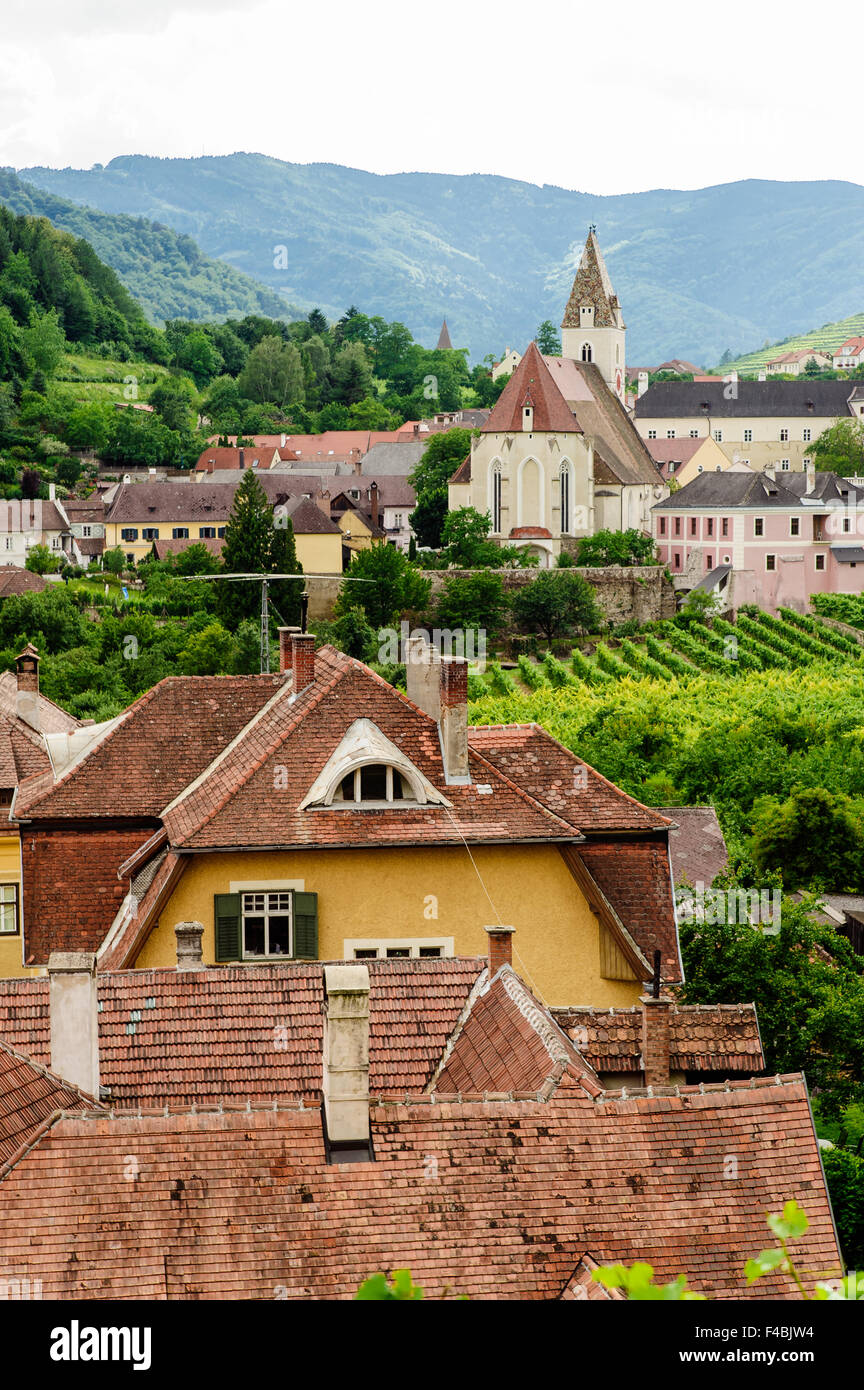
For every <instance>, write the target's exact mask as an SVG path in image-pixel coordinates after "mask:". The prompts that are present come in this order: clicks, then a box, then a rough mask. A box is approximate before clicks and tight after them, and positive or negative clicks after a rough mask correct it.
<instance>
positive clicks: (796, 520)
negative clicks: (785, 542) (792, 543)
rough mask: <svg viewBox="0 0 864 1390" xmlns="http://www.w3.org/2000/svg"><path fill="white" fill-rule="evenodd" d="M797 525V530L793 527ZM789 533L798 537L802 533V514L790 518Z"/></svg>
mask: <svg viewBox="0 0 864 1390" xmlns="http://www.w3.org/2000/svg"><path fill="white" fill-rule="evenodd" d="M795 527H797V528H798V529H797V530H795V529H793V528H795ZM789 535H790V536H794V537H795V538H796V539H797V538H798V537H799V536H800V535H801V518H800V516H790V518H789Z"/></svg>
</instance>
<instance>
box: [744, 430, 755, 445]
mask: <svg viewBox="0 0 864 1390" xmlns="http://www.w3.org/2000/svg"><path fill="white" fill-rule="evenodd" d="M744 443H745V444H752V443H753V431H752V430H745V431H744Z"/></svg>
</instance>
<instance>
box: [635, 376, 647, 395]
mask: <svg viewBox="0 0 864 1390" xmlns="http://www.w3.org/2000/svg"><path fill="white" fill-rule="evenodd" d="M636 381H637V383H638V384H637V387H636V394H637V396H644V395H645V392H646V391H647V390H648V373H647V372H645V371H642V372H640V373H639V375H638V376H637V378H636Z"/></svg>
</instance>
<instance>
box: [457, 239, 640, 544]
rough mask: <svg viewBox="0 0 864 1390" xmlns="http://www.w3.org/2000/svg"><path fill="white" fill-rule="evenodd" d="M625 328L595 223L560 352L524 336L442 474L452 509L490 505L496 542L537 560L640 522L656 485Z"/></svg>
mask: <svg viewBox="0 0 864 1390" xmlns="http://www.w3.org/2000/svg"><path fill="white" fill-rule="evenodd" d="M625 336H626V335H625V328H624V320H623V317H622V313H621V306H620V304H619V302H618V298H617V295H616V294H615V292H614V290H613V289H612V284H611V281H610V279H609V273H608V271H607V269H606V266H605V263H604V261H603V255H602V252H601V251H600V247H599V245H598V242H597V237H596V234H595V232H594V229H593V228H591V230H590V231H589V233H588V239H587V241H586V243H585V249H584V251H583V253H582V258H581V261H580V263H579V269H578V271H577V274H576V278H575V280H574V282H573V288H572V290H571V292H570V298H569V300H568V302H567V307H566V309H565V311H564V318H563V321H562V327H561V341H562V355H561V356H560V357H543V356H542V355H541V354H540V351H539V349H538V347H537V344H536V343H532V344H531V345H530V346H529V348H528V350H527V352H526V353H525V355H524V356H523V357H522V358H521V359H520V361H519V364H518V366H517V368H516V370H515V371H514V373H513V375H512V376H511V377H510V380H509V381H508V382H507V385H506V386H505V387H504V390H503V391H502V393H501V395H500V396H499V398H498V400H497V402H496V404H495V406H494V407H493V409H492V411H491V413H490V415H489V418H488V419H487V421H486V423H485V424H484V425H482V426H481V428H480V433H479V436H476V437H474V438H473V439H472V441H471V453H470V455H469V457H468V458H467V459H466V460H465V461H464V463H462V464H461V465H460V467H459V468H458V469H457V471H456V472H455V473H454V474H453V476H452V478H451V479H450V486H449V506H450V509H451V510H453V509H455V508H458V507H467V506H471V507H474V508H476V510H477V511H479V512H484V513H486V514H487V515H488V516H489V517H490V520H491V530H490V536H491V538H492V539H493V540H497V541H498V542H499V543H500V544H502V545H515V546H518V547H520V548H524V549H527V550H528V551H529V553H531V554H532V555H534V556H536V558H537V561H538V563H539V564H540V565H541V566H549V565H553V564H554V563H555V562H556V560H557V557H558V555H559V554H560V553H561V551H562V550H570V551H574V550H575V549H576V548H577V546H578V542H579V540H580V539H581V538H582V537H584V536H592V535H594V533H595V532H596V531H599V530H603V529H605V528H608V529H610V530H615V531H626V530H629V529H630V528H634V529H636V530H642V531H646V532H647V531H648V530H649V529H650V508H651V505H652V503H653V502H655V501H656V500H657V499H658V498H659V497H661V496H662V495H663V483H662V480H661V477H660V474H659V472H658V471H657V468H656V467H655V465H654V463H653V461H652V459H651V456H650V455H649V453H648V451H647V449H646V448H645V445H644V443H643V441H642V439H641V438H640V436H639V434H638V433H637V431H636V430H635V429H634V427H633V423H632V421H631V420H630V417H629V416H628V414H627V412H626V410H625V409H624V405H623V400H624V343H625Z"/></svg>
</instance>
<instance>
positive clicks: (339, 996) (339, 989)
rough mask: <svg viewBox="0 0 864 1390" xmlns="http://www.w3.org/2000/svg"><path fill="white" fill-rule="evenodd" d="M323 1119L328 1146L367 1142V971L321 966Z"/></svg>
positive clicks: (357, 967)
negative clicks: (322, 978) (322, 986)
mask: <svg viewBox="0 0 864 1390" xmlns="http://www.w3.org/2000/svg"><path fill="white" fill-rule="evenodd" d="M323 1095H324V1114H325V1116H326V1120H327V1137H328V1139H329V1140H330V1142H331V1143H333V1144H364V1143H368V1140H369V970H368V968H367V967H366V966H365V965H325V966H324V1084H323Z"/></svg>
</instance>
